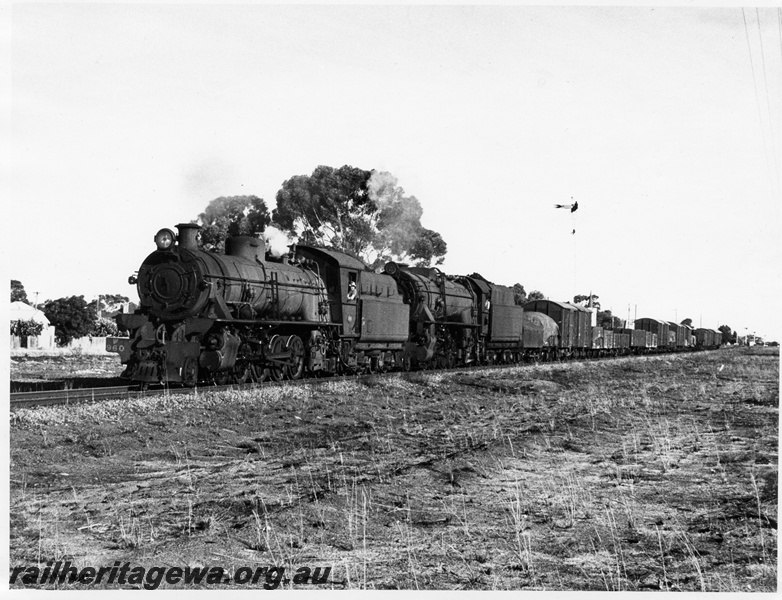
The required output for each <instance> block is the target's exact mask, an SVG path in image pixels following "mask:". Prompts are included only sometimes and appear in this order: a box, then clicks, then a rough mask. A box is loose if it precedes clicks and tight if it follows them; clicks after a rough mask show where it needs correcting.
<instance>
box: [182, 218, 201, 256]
mask: <svg viewBox="0 0 782 600" xmlns="http://www.w3.org/2000/svg"><path fill="white" fill-rule="evenodd" d="M176 228H177V229H178V230H179V235H178V236H177V238H178V241H179V247H180V248H184V249H185V250H197V249H198V244H196V237H197V236H198V230H199V229H201V226H200V225H199V224H198V223H180V224H179V225H177V226H176Z"/></svg>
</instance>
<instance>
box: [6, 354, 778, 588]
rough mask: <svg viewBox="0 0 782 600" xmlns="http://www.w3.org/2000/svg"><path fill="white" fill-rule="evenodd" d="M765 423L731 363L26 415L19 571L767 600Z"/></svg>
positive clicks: (751, 389)
mask: <svg viewBox="0 0 782 600" xmlns="http://www.w3.org/2000/svg"><path fill="white" fill-rule="evenodd" d="M778 405H779V355H778V351H777V349H754V348H753V349H747V348H733V349H724V350H719V351H712V352H702V353H697V354H683V355H675V356H674V355H672V356H655V357H646V358H623V359H617V360H612V361H601V362H578V363H568V364H547V365H540V366H525V367H519V368H511V369H507V370H502V371H489V370H471V371H464V372H451V373H448V374H427V373H419V374H414V375H413V376H412V377H411V378H410V379H409V380H408V379H403V378H396V379H390V380H384V381H382V382H377V383H375V384H369V385H365V384H359V383H357V382H351V381H343V380H333V381H328V382H326V383H323V384H321V385H315V384H312V385H307V386H303V387H296V388H277V389H257V388H256V389H255V390H250V391H233V392H225V393H210V392H206V391H201V392H199V393H198V395H197V396H196V397H188V398H183V397H174V396H170V397H161V398H149V399H144V400H139V401H134V402H130V403H120V402H104V403H101V404H97V405H92V406H80V407H77V408H75V409H67V408H61V407H58V408H39V409H31V410H20V411H17V412H15V413H13V414H12V415H11V498H10V503H11V536H10V537H11V539H10V544H11V548H10V559H11V560H10V564H11V567H12V568H13V567H14V566H17V565H24V566H32V565H41V566H43V565H44V564H45V563H46V562H47V561H56V560H70V561H71V562H72V563H73V564H74V565H77V566H79V565H81V566H86V565H89V566H95V567H99V566H104V565H106V566H111V565H112V564H114V563H115V561H121V562H125V561H129V562H130V563H131V564H132V565H143V566H152V565H159V566H179V567H186V566H199V565H219V566H221V567H223V568H224V569H225V570H226V572H228V573H233V572H236V571H238V570H239V569H241V568H242V567H246V566H256V565H268V566H284V567H286V572H287V573H292V572H293V571H295V570H296V569H297V568H298V567H302V566H306V567H315V566H330V567H332V570H331V573H330V576H329V581H328V583H325V584H322V585H321V586H320V587H322V588H329V589H330V588H337V589H342V588H353V589H355V588H370V589H372V588H375V589H383V588H392V589H394V588H406V589H416V588H418V589H486V590H493V589H525V590H693V591H745V592H746V591H763V592H772V591H776V581H777V521H776V517H777V508H778V507H777V502H778V499H777V498H778V496H777V488H778V484H777V473H778V467H777V464H778V437H779V432H778V418H779V417H778ZM260 585H261V584H260V583H258V586H260ZM282 586H284V587H296V585H295V584H294V583H293V582H292V581H288V582H287V583H286V582H285V581H283V582H282ZM12 587H21V585H20V584H19V583H17V584H15V585H13V586H12ZM47 587H65V588H79V587H81V586H80V585H79V584H72V585H68V584H64V585H62V586H60V585H59V584H54V585H51V586H47ZM99 587H112V586H111V585H106V584H101V585H100V586H99ZM126 587H132V586H126ZM161 587H183V585H182V584H176V585H174V586H169V585H168V584H166V583H163V584H162V585H161ZM224 587H228V588H237V587H239V588H247V587H248V586H246V585H245V586H239V585H237V584H225V585H224ZM308 587H311V586H308Z"/></svg>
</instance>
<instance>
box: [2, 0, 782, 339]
mask: <svg viewBox="0 0 782 600" xmlns="http://www.w3.org/2000/svg"><path fill="white" fill-rule="evenodd" d="M781 19H782V17H780V12H779V10H778V9H777V8H773V7H761V8H759V9H755V8H749V9H744V10H743V11H742V9H741V8H740V7H730V6H728V7H722V8H710V7H697V6H696V7H691V8H678V7H666V6H660V7H656V8H652V7H645V8H620V7H607V6H568V7H546V6H543V7H540V6H538V7H531V6H520V5H507V6H494V7H488V6H454V5H436V6H417V5H411V6H403V5H390V6H377V5H356V6H345V5H334V6H322V5H300V6H295V7H294V6H270V5H258V4H235V5H223V4H198V5H195V4H166V5H162V4H153V3H147V4H103V3H88V4H29V3H21V4H15V5H13V7H12V9H10V22H11V29H10V33H11V38H10V50H11V54H10V56H11V65H10V67H11V69H10V73H11V78H10V106H9V109H10V110H9V112H8V114H9V115H10V117H9V119H8V122H7V123H6V125H7V127H5V129H7V130H10V136H9V139H10V169H8V170H7V171H10V172H7V171H6V172H7V175H8V176H7V177H4V179H5V180H6V182H5V183H4V184H3V187H4V188H5V190H6V193H5V194H4V197H5V199H6V206H8V207H10V212H11V215H10V218H8V219H7V220H6V223H5V224H4V225H5V227H6V233H5V240H6V250H5V252H4V255H5V257H6V259H7V260H6V261H5V262H6V263H7V264H6V268H7V270H8V271H9V276H10V278H11V279H17V280H19V281H21V282H22V284H23V285H24V287H25V289H26V291H27V293H28V296H29V297H30V299H31V300H35V298H37V299H38V301H39V302H43V301H44V300H46V299H55V298H60V297H66V296H71V295H84V296H85V298H86V299H87V300H91V299H94V298H95V297H96V296H97V295H98V294H124V295H127V296H130V297H131V299H135V298H136V297H137V296H136V293H135V288H134V287H133V286H130V285H129V284H128V283H127V279H128V277H129V276H130V275H132V274H133V273H134V272H135V271H137V270H138V268H139V265H140V264H141V262H142V260H143V259H144V258H145V256H146V255H147V254H149V253H150V252H151V251H152V250H153V249H154V243H153V236H154V234H155V232H156V231H158V230H159V229H161V228H163V227H173V226H174V225H176V224H177V223H180V222H188V221H190V220H192V219H195V218H196V217H197V215H198V214H199V213H200V212H202V211H203V210H204V208H205V207H206V205H207V204H208V203H209V201H210V200H212V199H214V198H216V197H218V196H230V195H243V194H254V195H257V196H260V197H261V198H264V199H265V200H266V202H267V205H268V206H269V208H270V209H272V208H274V206H275V200H274V199H275V196H276V193H277V191H278V190H279V189H280V187H281V185H282V183H283V182H284V181H285V180H286V179H289V178H290V177H292V176H294V175H302V174H309V173H311V172H312V171H313V170H314V169H315V167H317V166H318V165H329V166H332V167H340V166H342V165H352V166H354V167H359V168H362V169H367V170H370V169H376V170H379V171H388V172H390V173H392V174H393V175H394V176H395V177H397V179H398V183H399V185H400V186H402V187H403V188H404V190H405V193H406V194H408V195H413V196H415V197H416V198H418V200H419V201H420V202H421V205H422V207H423V210H424V214H423V218H422V223H423V225H424V226H426V227H428V228H430V229H434V230H436V231H438V232H440V233H441V234H442V236H443V238H444V239H445V241H446V242H447V244H448V254H447V256H446V260H445V263H444V264H443V265H442V267H441V268H442V269H443V270H444V271H445V272H446V273H449V274H469V273H472V272H479V273H481V274H482V275H483V276H484V277H486V278H487V279H489V280H491V281H494V282H496V283H500V284H504V285H513V284H514V283H521V284H522V285H524V287H525V288H526V290H527V291H531V290H540V291H542V292H543V293H544V294H545V295H546V296H548V297H549V298H552V299H555V300H572V298H573V296H574V295H576V294H586V293H589V292H592V293H594V294H597V295H598V296H599V297H600V302H601V303H602V307H603V308H604V309H605V308H610V309H612V311H613V312H614V314H616V315H618V316H620V317H622V318H626V317H627V316H628V314H629V316H630V318H631V319H632V318H633V317H634V316H636V315H637V316H638V317H639V318H640V317H654V318H659V319H664V320H677V321H681V320H682V319H684V318H691V319H692V320H693V323H694V324H695V325H696V326H703V327H710V328H716V327H718V326H719V325H721V324H728V325H730V326H731V327H732V328H733V329H734V330H738V331H739V333H740V334H743V333H744V332H745V331H748V332H750V333H752V332H756V333H757V334H758V335H763V336H765V337H766V338H767V339H778V340H780V341H782V318H781V317H780V311H779V308H780V303H779V292H780V288H781V287H782V285H781V284H782V279H781V276H780V268H779V265H780V264H782V248H781V246H780V242H779V234H780V205H782V202H781V200H782V196H781V195H780V157H781V156H782V136H781V135H780V132H782V20H781ZM4 170H5V168H4ZM572 201H578V203H579V210H578V211H577V212H576V213H573V214H572V215H571V213H569V212H568V211H566V210H561V209H559V210H558V209H555V208H554V205H555V204H557V203H563V204H564V203H570V202H572ZM574 229H575V232H576V233H575V234H573V233H572V231H573V230H574Z"/></svg>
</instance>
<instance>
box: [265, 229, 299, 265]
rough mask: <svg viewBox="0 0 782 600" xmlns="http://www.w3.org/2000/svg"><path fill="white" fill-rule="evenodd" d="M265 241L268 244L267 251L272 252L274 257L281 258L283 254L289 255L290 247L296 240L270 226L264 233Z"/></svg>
mask: <svg viewBox="0 0 782 600" xmlns="http://www.w3.org/2000/svg"><path fill="white" fill-rule="evenodd" d="M263 240H264V242H266V249H267V250H268V251H269V252H271V254H272V256H274V257H275V258H279V257H280V256H282V255H283V254H287V253H288V250H289V248H288V246H290V245H291V244H292V243H293V242H294V240H293V239H292V238H290V237H288V234H286V233H285V232H284V231H281V230H280V229H277V228H276V227H275V226H274V225H269V226H268V227H267V228H266V229H265V230H264V232H263Z"/></svg>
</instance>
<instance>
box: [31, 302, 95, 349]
mask: <svg viewBox="0 0 782 600" xmlns="http://www.w3.org/2000/svg"><path fill="white" fill-rule="evenodd" d="M43 312H44V314H45V315H46V317H47V318H48V319H49V323H51V324H52V325H53V326H54V327H56V328H57V333H58V336H57V337H58V343H59V344H60V346H66V345H67V344H68V342H70V341H71V340H73V339H74V338H79V337H83V336H85V335H87V334H89V332H90V331H91V330H92V326H93V323H94V321H95V313H94V311H92V310H90V309H89V308H88V307H87V302H86V301H85V300H84V296H70V297H69V298H59V299H57V300H47V301H46V303H45V304H44V306H43Z"/></svg>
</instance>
